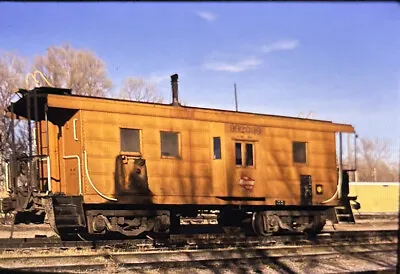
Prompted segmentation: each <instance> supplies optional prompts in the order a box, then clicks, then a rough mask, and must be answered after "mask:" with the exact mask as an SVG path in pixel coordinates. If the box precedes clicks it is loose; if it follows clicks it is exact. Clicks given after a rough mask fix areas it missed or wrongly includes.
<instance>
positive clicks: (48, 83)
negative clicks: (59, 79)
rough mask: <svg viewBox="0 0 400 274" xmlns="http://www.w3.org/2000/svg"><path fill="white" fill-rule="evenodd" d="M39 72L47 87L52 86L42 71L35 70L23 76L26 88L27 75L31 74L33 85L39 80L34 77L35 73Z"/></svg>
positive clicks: (27, 86) (27, 84) (27, 85)
mask: <svg viewBox="0 0 400 274" xmlns="http://www.w3.org/2000/svg"><path fill="white" fill-rule="evenodd" d="M37 73H39V75H40V77H42V79H43V80H44V81H45V82H46V84H47V85H48V86H49V87H54V86H53V85H52V84H50V82H49V81H48V80H47V78H46V77H45V76H44V75H43V73H42V72H41V71H40V70H35V71H34V72H33V73H28V74H26V76H25V85H26V89H29V82H28V77H29V76H31V77H32V79H33V81H35V85H37V84H39V81H38V80H37V79H36V74H37Z"/></svg>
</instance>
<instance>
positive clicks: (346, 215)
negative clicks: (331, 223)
mask: <svg viewBox="0 0 400 274" xmlns="http://www.w3.org/2000/svg"><path fill="white" fill-rule="evenodd" d="M336 216H337V217H338V218H342V217H344V218H352V215H351V214H336Z"/></svg>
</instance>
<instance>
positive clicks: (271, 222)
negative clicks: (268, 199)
mask: <svg viewBox="0 0 400 274" xmlns="http://www.w3.org/2000/svg"><path fill="white" fill-rule="evenodd" d="M274 217H275V216H272V217H267V214H265V212H254V213H253V217H252V220H251V225H252V228H253V232H254V233H255V234H256V235H258V236H263V237H266V236H270V235H272V233H273V232H278V231H279V220H276V218H274Z"/></svg>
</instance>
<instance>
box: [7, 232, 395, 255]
mask: <svg viewBox="0 0 400 274" xmlns="http://www.w3.org/2000/svg"><path fill="white" fill-rule="evenodd" d="M396 236H397V230H383V231H377V230H371V231H357V232H354V231H333V232H326V233H323V234H319V235H318V236H317V237H316V238H307V237H305V235H303V234H292V235H280V236H271V237H245V236H243V235H230V234H192V235H171V236H170V237H169V238H167V239H151V238H148V239H129V240H102V241H61V240H60V238H58V237H50V238H45V237H38V238H14V239H0V251H1V250H3V251H4V250H13V249H35V248H36V249H48V248H60V249H68V248H92V249H99V248H103V247H106V248H114V249H124V250H127V249H129V250H143V249H145V248H149V249H151V248H175V249H176V248H186V247H192V248H193V247H196V248H207V247H210V246H213V247H225V246H257V245H267V246H271V245H287V244H292V245H293V244H295V245H302V244H324V243H329V242H332V241H352V242H353V243H356V242H364V241H378V240H391V239H393V238H395V237H396Z"/></svg>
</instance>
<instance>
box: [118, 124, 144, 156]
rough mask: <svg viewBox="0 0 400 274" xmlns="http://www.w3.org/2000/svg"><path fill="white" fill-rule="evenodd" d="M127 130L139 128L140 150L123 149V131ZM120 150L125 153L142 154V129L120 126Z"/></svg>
mask: <svg viewBox="0 0 400 274" xmlns="http://www.w3.org/2000/svg"><path fill="white" fill-rule="evenodd" d="M123 129H125V130H137V131H138V133H139V134H138V139H139V151H127V150H123V149H122V136H121V131H122V130H123ZM119 150H120V154H123V155H142V152H143V147H142V129H140V128H129V127H120V128H119Z"/></svg>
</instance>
